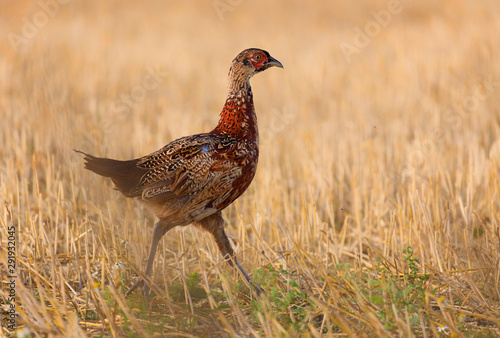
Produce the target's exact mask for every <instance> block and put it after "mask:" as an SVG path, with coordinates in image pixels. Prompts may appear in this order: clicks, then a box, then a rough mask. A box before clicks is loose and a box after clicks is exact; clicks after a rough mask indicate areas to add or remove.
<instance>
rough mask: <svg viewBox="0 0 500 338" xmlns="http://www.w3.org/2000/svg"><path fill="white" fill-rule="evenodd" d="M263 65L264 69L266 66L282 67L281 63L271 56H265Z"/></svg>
mask: <svg viewBox="0 0 500 338" xmlns="http://www.w3.org/2000/svg"><path fill="white" fill-rule="evenodd" d="M264 66H265V67H266V69H267V68H271V67H280V68H283V65H282V64H281V62H279V61H278V60H276V59H275V58H273V57H272V56H269V57H268V58H267V62H266V63H264Z"/></svg>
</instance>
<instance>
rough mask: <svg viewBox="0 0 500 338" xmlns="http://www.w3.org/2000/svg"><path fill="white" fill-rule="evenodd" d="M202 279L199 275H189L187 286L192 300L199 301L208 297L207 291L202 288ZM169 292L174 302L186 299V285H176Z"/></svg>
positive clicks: (170, 287) (193, 273)
mask: <svg viewBox="0 0 500 338" xmlns="http://www.w3.org/2000/svg"><path fill="white" fill-rule="evenodd" d="M200 282H201V277H200V275H199V274H198V273H196V272H192V273H190V274H189V275H187V278H186V286H187V289H188V291H189V295H190V296H191V298H192V299H195V300H198V299H203V298H206V297H207V293H206V291H205V289H203V288H202V287H201V286H200ZM168 292H169V294H170V297H172V299H173V300H175V301H177V302H180V301H183V300H184V298H185V293H184V284H182V283H174V284H172V285H170V286H169V287H168Z"/></svg>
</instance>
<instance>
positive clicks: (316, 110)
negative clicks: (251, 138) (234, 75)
mask: <svg viewBox="0 0 500 338" xmlns="http://www.w3.org/2000/svg"><path fill="white" fill-rule="evenodd" d="M391 6H392V7H391ZM394 6H395V7H397V8H398V10H397V11H395V12H394V13H391V12H389V9H390V8H393V7H394ZM0 8H1V10H0V33H1V36H2V39H1V40H0V118H1V123H0V142H1V144H2V146H1V147H0V200H1V202H2V207H1V209H0V215H1V220H2V223H1V228H2V230H1V231H0V242H1V243H2V244H1V245H2V247H1V249H0V266H1V267H2V282H3V291H2V293H1V294H0V296H1V298H0V299H2V300H1V301H0V303H1V304H3V305H2V306H3V309H4V310H5V309H6V306H7V302H6V298H7V296H8V294H7V291H6V290H7V281H8V277H7V273H6V267H7V265H8V264H7V263H8V262H7V249H6V246H7V242H8V236H7V228H8V227H9V226H11V224H14V225H15V227H16V233H17V242H16V256H17V260H18V261H17V266H18V275H19V278H18V279H17V282H16V297H17V298H16V309H17V310H16V311H17V313H18V315H19V317H18V318H17V324H16V325H17V330H18V331H19V332H25V333H26V332H31V333H33V334H35V335H36V336H45V335H55V336H59V335H62V336H64V335H68V334H71V335H73V336H75V335H82V336H84V335H101V334H102V335H104V336H123V335H132V336H134V335H138V336H146V335H151V334H154V333H156V334H159V335H187V336H189V335H194V336H220V335H229V336H276V335H284V336H289V335H290V336H293V335H299V334H302V335H306V336H307V335H309V336H318V335H322V334H325V335H334V334H338V335H363V334H367V335H392V334H404V335H406V336H410V335H417V336H420V335H423V336H428V335H431V336H432V335H450V334H454V335H462V334H473V335H474V334H479V333H484V334H486V335H495V334H500V332H499V326H500V320H499V319H498V318H500V306H499V303H500V292H499V290H500V258H499V257H500V230H499V221H500V211H499V210H500V205H499V198H500V196H499V194H500V180H499V177H498V176H499V165H500V63H499V62H498V59H499V55H500V44H499V43H498V41H499V40H498V37H499V36H500V20H499V19H500V14H499V13H500V3H498V2H497V1H493V0H491V1H487V0H484V1H479V2H469V1H465V0H461V1H441V2H434V1H419V2H414V1H412V2H411V1H400V2H399V1H363V2H352V3H350V2H349V3H348V2H345V1H329V2H317V3H312V4H308V5H306V4H305V3H304V2H300V1H272V2H270V1H268V2H266V1H223V0H221V1H214V2H212V1H206V2H201V1H199V2H195V1H184V2H165V1H148V2H139V1H129V2H125V1H92V2H91V1H77V0H74V1H65V2H63V1H61V3H59V2H57V1H56V0H40V1H38V2H36V1H35V2H32V1H3V2H1V4H0ZM223 10H225V11H224V12H222V11H223ZM381 11H385V12H383V13H386V14H387V13H390V15H389V16H386V17H385V18H387V20H386V21H384V22H383V23H384V24H383V25H381V24H379V23H377V21H376V18H377V17H379V18H380V15H381V14H380V13H381ZM44 13H45V14H44ZM47 13H48V14H47ZM374 13H375V14H374ZM33 27H34V29H33ZM377 27H378V29H377ZM30 28H31V29H30ZM367 29H368V30H369V32H370V34H369V35H370V36H366V37H364V38H363V37H361V38H360V37H359V36H357V34H358V35H359V32H360V31H361V32H366V30H367ZM370 29H372V30H370ZM360 42H361V44H359V43H360ZM356 43H357V45H356ZM346 45H351V46H352V45H356V46H357V47H356V48H357V49H356V52H354V53H352V54H350V55H347V54H346V53H345V50H344V52H343V48H342V47H341V46H344V47H345V46H346ZM248 47H259V48H263V49H265V50H267V51H269V52H270V53H271V55H273V56H274V57H275V58H277V59H278V60H280V61H281V62H282V63H283V65H284V67H285V68H284V70H281V69H271V70H269V71H266V72H265V73H263V74H259V75H257V76H256V77H255V78H253V79H252V80H251V83H252V88H253V92H254V98H255V106H256V111H257V115H258V117H259V128H260V133H261V157H260V160H259V168H258V172H257V176H256V178H255V180H254V182H253V183H252V185H251V187H250V188H249V190H248V191H247V192H246V193H245V194H244V195H243V196H242V197H241V198H240V199H239V200H238V201H236V202H235V203H234V205H232V206H230V207H229V208H227V209H226V211H225V217H226V219H227V220H228V223H229V224H228V227H227V232H228V234H229V235H231V236H233V237H234V244H235V246H236V251H237V253H238V258H239V259H240V262H241V263H242V265H243V266H244V267H245V268H247V270H249V271H256V270H258V269H260V270H266V271H267V270H273V269H276V270H279V271H281V272H282V273H283V274H284V275H283V276H285V277H286V276H288V277H289V278H292V279H293V280H294V281H295V282H296V283H297V284H298V287H297V290H300V294H301V295H302V296H301V297H302V298H300V297H299V298H300V301H299V300H297V299H299V298H297V297H296V298H293V299H294V301H293V302H292V303H291V304H290V305H289V306H288V307H285V309H284V310H283V309H281V308H279V307H278V308H279V309H277V306H276V304H277V303H278V302H279V299H282V298H283V299H285V298H286V297H287V295H291V294H292V291H293V290H291V289H292V286H291V284H290V282H288V285H287V284H286V283H282V282H279V281H276V282H275V289H274V291H271V292H269V297H267V298H265V299H261V300H259V301H252V299H251V297H250V296H249V294H250V293H249V291H248V288H247V287H246V286H245V285H241V286H240V285H239V284H238V283H242V282H241V278H240V277H239V276H238V275H237V274H235V273H233V271H232V270H231V269H230V267H229V266H228V264H227V263H225V262H224V261H223V260H222V258H221V257H219V253H218V251H217V247H216V245H215V243H214V242H213V240H212V239H211V238H210V236H209V235H208V234H206V233H202V232H200V231H198V230H197V229H194V228H192V227H185V228H178V229H175V230H173V231H171V232H170V233H169V234H168V235H167V236H165V237H164V239H163V240H162V241H161V243H160V247H159V251H158V253H157V256H156V260H155V269H154V276H153V281H154V283H155V285H156V287H157V294H156V296H155V297H154V298H153V299H152V300H147V299H142V298H141V296H140V294H139V292H136V294H134V295H133V296H132V298H128V299H125V298H124V292H125V291H126V290H127V289H128V288H129V287H130V286H131V285H132V284H133V281H134V275H135V273H136V272H137V270H139V271H143V269H144V266H145V259H146V257H147V253H148V249H149V242H150V237H151V228H150V226H151V225H152V224H153V223H154V222H155V219H154V217H153V215H152V213H151V212H149V211H148V210H146V209H145V208H143V206H142V205H141V204H140V203H138V202H137V201H133V200H126V199H124V198H123V197H122V196H121V195H120V194H119V193H117V192H116V191H114V190H113V189H112V186H111V184H110V182H109V181H108V180H104V179H102V178H100V177H98V176H96V175H94V174H92V173H90V172H88V171H85V170H84V169H83V160H82V159H81V157H80V156H79V155H78V154H76V153H74V152H73V151H72V149H80V150H83V151H86V152H90V153H92V154H95V155H97V156H106V157H112V158H118V159H129V158H133V157H138V156H141V155H145V154H148V153H151V152H153V151H155V150H157V149H159V148H160V147H162V146H163V145H165V144H167V143H168V142H170V141H172V140H174V139H176V138H178V137H181V136H185V135H189V134H195V133H200V132H205V131H209V130H211V129H212V128H213V127H214V126H215V124H216V123H217V120H218V114H219V112H220V109H221V108H222V105H223V102H224V99H225V95H226V75H227V71H228V69H229V65H230V62H231V60H232V59H233V57H234V56H236V55H237V54H238V53H239V52H240V51H241V50H243V49H245V48H248ZM151 73H154V74H155V76H156V77H155V82H145V78H147V79H150V77H148V76H149V74H151ZM145 83H146V84H145ZM146 87H147V88H146ZM9 214H10V215H12V218H11V217H10V216H9ZM408 245H410V246H411V247H412V248H413V251H414V256H415V257H416V258H417V259H418V260H419V263H418V273H419V276H423V274H429V276H430V277H429V279H428V280H427V281H425V290H424V291H422V292H423V295H424V296H425V297H424V299H423V300H422V302H421V303H419V306H420V309H419V310H415V312H411V311H409V310H407V309H406V310H405V308H399V307H398V306H399V305H400V303H398V301H397V299H396V300H395V299H394V297H393V298H391V297H390V294H391V292H390V291H388V289H387V290H385V291H384V292H382V295H381V297H382V300H383V301H382V302H378V301H377V299H378V298H377V299H375V298H370V297H371V296H372V295H371V294H370V292H368V294H367V293H366V292H365V291H363V288H362V287H359V285H360V284H355V283H354V280H355V279H348V278H347V277H346V276H351V277H352V276H364V274H370V276H372V277H371V278H372V279H373V280H377V281H378V282H380V280H379V279H378V277H376V276H387V274H386V273H389V275H390V276H392V277H391V278H394V283H396V284H395V285H398V284H397V283H399V281H400V280H407V279H404V278H407V277H404V276H407V275H405V274H407V273H408V271H409V270H408V269H409V268H408V264H407V262H405V261H404V260H403V258H404V254H403V249H405V248H406V247H407V246H408ZM380 261H381V262H382V263H380ZM377 262H379V263H377ZM380 264H382V265H383V266H384V267H385V268H384V269H386V270H387V271H388V272H387V271H386V270H383V271H382V270H380V269H381V268H380ZM283 271H284V272H283ZM346 271H347V272H346ZM193 273H197V275H198V276H201V281H200V282H199V283H198V286H197V287H198V289H199V288H202V289H203V290H205V291H206V292H208V296H207V295H205V296H204V297H199V298H196V297H194V296H193V295H192V293H193V292H192V291H193V287H191V288H190V286H189V285H188V284H189V283H188V282H189V276H192V274H193ZM352 278H354V277H352ZM360 278H361V277H360ZM400 278H403V279H400ZM410 280H411V279H410ZM378 282H377V283H378ZM383 283H385V282H384V281H383V280H382V284H383ZM173 285H174V286H175V285H180V286H181V288H180V290H181V291H179V293H180V294H181V297H180V298H179V299H177V298H176V297H175V295H173V293H175V292H174V291H172V289H171V288H170V289H169V288H167V286H169V287H171V286H173ZM356 285H357V286H358V287H356ZM370 285H372V284H367V289H365V290H371V289H370V288H369V287H370ZM383 285H385V284H383ZM194 289H195V290H197V289H196V288H194ZM169 290H170V291H169ZM269 290H271V286H269ZM297 290H296V291H294V292H299V291H297ZM377 290H379V289H377ZM167 291H169V292H167ZM294 295H295V296H296V294H294ZM304 295H306V296H304ZM346 295H348V296H349V297H347V296H346ZM295 296H294V297H295ZM273 299H274V301H273ZM304 304H307V306H306V305H304ZM297 309H300V310H301V311H302V310H304V311H303V312H297V311H295V310H297ZM384 311H385V312H384ZM382 312H384V313H387V318H385V317H384V318H382V317H381V316H380V313H382ZM390 313H392V315H389V314H390ZM412 316H417V317H418V318H419V320H420V322H419V324H415V325H414V324H412V322H411V321H412V320H413V319H412V318H413V317H412ZM21 330H24V331H21ZM26 330H29V331H26ZM10 334H13V332H11V331H9V330H8V328H6V327H3V328H2V331H1V335H10Z"/></svg>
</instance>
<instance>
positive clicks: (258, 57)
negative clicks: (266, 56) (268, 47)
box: [253, 54, 261, 62]
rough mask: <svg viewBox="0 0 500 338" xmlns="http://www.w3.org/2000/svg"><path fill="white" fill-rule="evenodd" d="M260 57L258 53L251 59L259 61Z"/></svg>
mask: <svg viewBox="0 0 500 338" xmlns="http://www.w3.org/2000/svg"><path fill="white" fill-rule="evenodd" d="M260 59H261V56H260V54H255V55H254V56H253V60H254V61H255V62H259V61H260Z"/></svg>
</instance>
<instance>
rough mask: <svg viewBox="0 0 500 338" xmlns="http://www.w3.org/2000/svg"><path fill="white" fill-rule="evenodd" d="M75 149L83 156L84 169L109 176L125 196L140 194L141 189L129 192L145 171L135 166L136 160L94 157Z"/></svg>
mask: <svg viewBox="0 0 500 338" xmlns="http://www.w3.org/2000/svg"><path fill="white" fill-rule="evenodd" d="M75 151H76V152H77V153H80V154H83V155H84V156H85V157H84V158H83V159H84V160H85V169H88V170H90V171H93V172H94V173H96V174H98V175H101V176H104V177H109V178H111V180H112V181H113V183H114V184H115V186H116V189H117V190H119V191H120V192H122V193H123V194H124V195H125V196H127V197H134V196H140V195H141V193H142V192H141V191H136V192H134V193H133V194H131V190H132V188H134V187H135V186H136V185H137V184H138V183H139V181H140V180H141V177H142V176H143V175H144V173H145V170H144V169H141V168H138V167H137V160H128V161H119V160H113V159H110V158H103V157H95V156H93V155H90V154H87V153H84V152H83V151H80V150H75Z"/></svg>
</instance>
